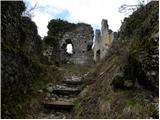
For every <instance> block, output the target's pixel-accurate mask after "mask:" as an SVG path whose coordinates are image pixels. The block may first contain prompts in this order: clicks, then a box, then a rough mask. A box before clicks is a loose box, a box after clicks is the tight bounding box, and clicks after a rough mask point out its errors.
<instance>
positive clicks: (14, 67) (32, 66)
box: [1, 1, 41, 118]
mask: <svg viewBox="0 0 160 120" xmlns="http://www.w3.org/2000/svg"><path fill="white" fill-rule="evenodd" d="M1 7H2V15H1V17H2V26H1V30H2V37H1V40H2V41H1V45H2V47H1V96H2V118H14V117H15V114H16V113H15V111H14V110H15V109H17V106H18V104H19V102H21V101H22V99H23V96H24V95H26V94H27V93H28V92H29V91H30V90H31V89H32V85H33V82H34V81H35V80H36V79H37V78H38V76H39V75H38V74H39V73H40V68H39V67H38V64H37V63H38V62H37V61H36V59H34V58H35V56H37V57H38V55H39V54H40V46H39V45H40V44H41V39H40V37H39V35H38V34H37V27H36V25H35V24H34V23H33V22H32V21H31V19H30V18H27V17H24V16H22V12H23V11H24V10H25V4H24V3H23V1H16V2H15V1H7V2H6V1H2V2H1ZM38 43H39V44H38ZM33 56H34V57H33ZM37 73H38V74H37ZM13 108H14V109H13Z"/></svg>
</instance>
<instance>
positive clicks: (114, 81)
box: [112, 75, 124, 89]
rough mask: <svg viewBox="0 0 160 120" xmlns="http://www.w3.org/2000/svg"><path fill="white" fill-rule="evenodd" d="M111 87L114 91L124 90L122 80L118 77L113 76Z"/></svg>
mask: <svg viewBox="0 0 160 120" xmlns="http://www.w3.org/2000/svg"><path fill="white" fill-rule="evenodd" d="M112 85H113V88H114V89H123V88H124V79H123V77H122V76H120V75H116V76H114V78H113V79H112Z"/></svg>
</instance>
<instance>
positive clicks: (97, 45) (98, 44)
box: [93, 19, 114, 61]
mask: <svg viewBox="0 0 160 120" xmlns="http://www.w3.org/2000/svg"><path fill="white" fill-rule="evenodd" d="M113 40H114V32H112V30H110V29H109V26H108V21H107V20H104V19H103V20H102V22H101V30H96V31H95V42H94V46H93V52H94V61H99V60H102V59H103V58H104V57H105V56H106V54H107V49H109V48H110V47H111V44H112V42H113Z"/></svg>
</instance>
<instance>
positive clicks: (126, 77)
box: [74, 1, 159, 119]
mask: <svg viewBox="0 0 160 120" xmlns="http://www.w3.org/2000/svg"><path fill="white" fill-rule="evenodd" d="M158 8H159V5H158V2H156V1H154V2H153V1H152V2H150V3H149V4H147V5H146V6H142V7H141V8H139V9H138V10H137V11H135V12H134V13H133V14H132V15H130V16H129V17H128V18H125V20H124V23H123V24H122V26H121V30H120V32H119V33H118V38H117V41H114V44H113V46H112V48H111V49H110V51H109V55H108V56H107V58H106V59H105V60H103V61H102V62H101V63H100V64H99V65H98V67H97V69H96V76H95V80H96V81H95V83H94V84H93V85H91V86H89V88H88V92H87V93H86V95H85V96H84V97H83V98H81V99H79V101H77V106H76V108H75V111H74V112H75V118H112V119H114V118H120V119H122V118H123V119H124V118H128V119H130V118H150V117H151V116H152V117H153V118H157V116H158V114H157V113H158V112H155V111H156V110H155V109H154V110H153V108H154V107H155V104H154V97H155V96H158V92H157V90H158V88H159V87H158V38H156V37H155V35H156V34H157V33H158V31H159V28H158V26H159V19H158V16H159V14H158ZM151 71H152V72H151ZM153 71H154V72H153ZM149 73H150V74H149ZM119 74H120V75H119ZM148 74H149V75H148ZM151 74H152V75H153V76H152V75H151ZM128 86H129V87H128ZM142 86H143V87H142ZM125 88H127V89H125ZM128 88H129V89H128ZM144 88H145V89H144ZM115 89H116V90H115ZM123 89H125V90H123ZM151 96H152V97H151ZM104 101H105V102H104ZM157 102H158V101H157ZM153 104H154V107H153V106H152V105H153ZM154 113H156V114H154Z"/></svg>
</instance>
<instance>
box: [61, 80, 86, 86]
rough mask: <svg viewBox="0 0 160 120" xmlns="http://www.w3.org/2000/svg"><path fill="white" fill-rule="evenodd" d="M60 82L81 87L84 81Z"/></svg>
mask: <svg viewBox="0 0 160 120" xmlns="http://www.w3.org/2000/svg"><path fill="white" fill-rule="evenodd" d="M62 82H63V83H65V84H67V85H81V84H83V83H84V81H82V80H72V79H67V80H63V81H62Z"/></svg>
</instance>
